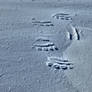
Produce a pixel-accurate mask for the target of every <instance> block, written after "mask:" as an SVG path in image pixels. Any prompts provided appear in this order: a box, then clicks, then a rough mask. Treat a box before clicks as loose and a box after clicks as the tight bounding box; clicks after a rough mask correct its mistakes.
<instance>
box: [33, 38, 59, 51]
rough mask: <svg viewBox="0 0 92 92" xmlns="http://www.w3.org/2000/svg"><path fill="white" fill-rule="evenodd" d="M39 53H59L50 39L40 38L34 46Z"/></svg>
mask: <svg viewBox="0 0 92 92" xmlns="http://www.w3.org/2000/svg"><path fill="white" fill-rule="evenodd" d="M32 47H33V48H35V50H37V51H57V50H58V48H57V46H56V45H55V44H54V43H53V42H51V41H50V40H49V39H44V38H39V39H37V40H36V41H35V43H34V44H33V45H32Z"/></svg>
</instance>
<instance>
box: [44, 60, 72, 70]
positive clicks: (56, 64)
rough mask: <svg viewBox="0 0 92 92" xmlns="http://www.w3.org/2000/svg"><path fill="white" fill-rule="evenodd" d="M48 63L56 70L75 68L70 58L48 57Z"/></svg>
mask: <svg viewBox="0 0 92 92" xmlns="http://www.w3.org/2000/svg"><path fill="white" fill-rule="evenodd" d="M46 65H47V66H48V67H50V68H53V69H56V70H60V69H62V70H68V69H73V68H74V65H73V63H72V62H69V61H68V60H63V59H59V58H51V59H48V61H47V62H46Z"/></svg>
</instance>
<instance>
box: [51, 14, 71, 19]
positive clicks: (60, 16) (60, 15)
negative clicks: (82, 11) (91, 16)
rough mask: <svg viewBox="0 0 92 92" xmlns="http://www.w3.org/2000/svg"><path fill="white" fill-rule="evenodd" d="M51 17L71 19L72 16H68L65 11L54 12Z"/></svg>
mask: <svg viewBox="0 0 92 92" xmlns="http://www.w3.org/2000/svg"><path fill="white" fill-rule="evenodd" d="M52 17H53V18H55V19H60V20H72V16H70V15H69V14H67V13H57V14H54V15H53V16H52Z"/></svg>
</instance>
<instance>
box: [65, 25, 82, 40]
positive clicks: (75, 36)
mask: <svg viewBox="0 0 92 92" xmlns="http://www.w3.org/2000/svg"><path fill="white" fill-rule="evenodd" d="M69 28H70V29H68V31H67V33H66V36H67V38H68V39H70V40H80V32H81V31H80V30H79V29H78V28H76V27H74V26H72V25H69Z"/></svg>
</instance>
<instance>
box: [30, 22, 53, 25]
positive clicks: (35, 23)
mask: <svg viewBox="0 0 92 92" xmlns="http://www.w3.org/2000/svg"><path fill="white" fill-rule="evenodd" d="M32 24H33V25H35V26H54V24H53V23H52V22H51V21H33V22H32Z"/></svg>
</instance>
